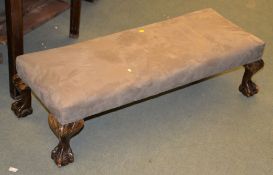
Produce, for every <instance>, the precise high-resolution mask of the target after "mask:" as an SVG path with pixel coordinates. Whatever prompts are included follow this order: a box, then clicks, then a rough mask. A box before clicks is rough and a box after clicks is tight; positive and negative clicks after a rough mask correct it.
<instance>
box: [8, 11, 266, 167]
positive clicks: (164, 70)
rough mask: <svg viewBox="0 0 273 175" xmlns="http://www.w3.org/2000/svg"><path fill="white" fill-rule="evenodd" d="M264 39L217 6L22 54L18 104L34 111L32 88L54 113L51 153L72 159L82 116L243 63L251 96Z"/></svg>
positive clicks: (19, 109) (22, 112)
mask: <svg viewBox="0 0 273 175" xmlns="http://www.w3.org/2000/svg"><path fill="white" fill-rule="evenodd" d="M264 47H265V43H264V42H263V41H262V40H260V39H259V38H257V37H255V36H253V35H251V34H249V33H247V32H245V31H243V30H242V29H241V28H240V27H238V26H236V25H235V24H233V23H231V22H230V21H228V20H227V19H225V18H224V17H222V16H221V15H219V14H218V13H217V12H216V11H214V10H212V9H204V10H200V11H196V12H193V13H189V14H186V15H184V16H180V17H176V18H173V19H169V20H166V21H162V22H158V23H154V24H150V25H147V26H144V27H138V28H135V29H130V30H126V31H123V32H119V33H115V34H112V35H109V36H105V37H100V38H97V39H94V40H89V41H85V42H81V43H78V44H74V45H69V46H66V47H60V48H56V49H50V50H47V51H42V52H35V53H30V54H25V55H22V56H19V57H18V58H17V72H18V75H17V76H15V77H14V82H15V84H16V87H17V90H18V92H19V93H20V94H21V95H20V96H19V97H18V99H17V101H16V102H15V103H13V105H12V110H13V111H14V112H15V114H16V115H17V116H18V117H25V116H26V115H28V114H31V113H32V108H31V90H32V91H33V93H34V94H35V95H36V96H37V97H38V98H39V99H40V101H41V102H42V103H43V104H44V106H45V107H46V108H47V109H48V110H49V111H50V114H49V125H50V127H51V129H52V130H53V132H54V133H55V135H56V136H57V137H58V138H59V140H60V142H59V144H58V145H57V147H56V148H55V149H54V150H53V151H52V154H51V157H52V159H54V161H55V162H56V164H57V165H58V166H63V165H66V164H68V163H71V162H73V160H74V157H73V153H72V150H71V148H70V146H69V140H70V138H71V137H72V136H73V135H75V134H76V133H77V132H79V131H80V130H81V128H82V127H83V125H84V121H83V119H84V118H85V117H87V116H91V115H94V114H97V113H100V112H103V111H106V110H109V109H113V108H116V107H119V106H122V105H125V104H128V103H132V102H135V101H138V100H141V99H145V98H147V97H151V96H154V95H157V94H160V93H162V92H165V91H168V90H171V89H174V88H177V87H180V86H183V85H186V84H189V83H191V82H195V81H197V80H200V79H203V78H206V77H210V76H212V75H215V74H218V73H221V72H223V71H226V70H229V69H232V68H234V67H238V66H242V65H243V66H244V67H245V74H244V76H243V80H242V83H241V85H240V87H239V90H240V91H241V92H242V93H243V94H244V95H245V96H252V95H254V94H256V93H257V92H258V88H257V86H256V84H255V83H254V82H252V80H251V77H252V76H253V74H255V73H256V72H257V71H258V70H259V69H261V68H262V67H263V65H264V63H263V61H262V59H261V57H262V54H263V50H264Z"/></svg>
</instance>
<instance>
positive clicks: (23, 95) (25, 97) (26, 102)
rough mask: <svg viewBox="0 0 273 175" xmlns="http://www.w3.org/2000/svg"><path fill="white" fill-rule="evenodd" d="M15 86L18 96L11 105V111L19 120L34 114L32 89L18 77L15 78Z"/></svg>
mask: <svg viewBox="0 0 273 175" xmlns="http://www.w3.org/2000/svg"><path fill="white" fill-rule="evenodd" d="M13 84H14V87H15V90H16V94H18V95H17V96H16V97H15V100H16V101H15V102H14V103H13V104H12V105H11V110H12V111H13V112H14V114H15V115H16V116H17V117H18V118H21V117H26V116H27V115H30V114H32V107H31V90H30V88H29V87H28V86H27V85H26V84H25V83H24V82H23V81H22V80H21V79H20V78H19V77H18V76H17V75H15V76H13Z"/></svg>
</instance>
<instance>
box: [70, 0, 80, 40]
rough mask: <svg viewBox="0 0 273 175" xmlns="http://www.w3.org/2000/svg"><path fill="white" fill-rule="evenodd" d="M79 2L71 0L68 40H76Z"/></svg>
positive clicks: (78, 26) (77, 35) (78, 22)
mask: <svg viewBox="0 0 273 175" xmlns="http://www.w3.org/2000/svg"><path fill="white" fill-rule="evenodd" d="M80 16H81V0H71V8H70V34H69V36H70V38H78V37H79V30H80Z"/></svg>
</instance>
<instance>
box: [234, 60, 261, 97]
mask: <svg viewBox="0 0 273 175" xmlns="http://www.w3.org/2000/svg"><path fill="white" fill-rule="evenodd" d="M244 67H245V73H244V76H243V80H242V84H241V85H240V87H239V90H240V92H242V94H243V95H245V96H247V97H250V96H253V95H254V94H257V93H258V91H259V89H258V86H257V85H256V84H255V83H254V82H253V81H252V80H251V78H252V76H253V75H254V74H255V73H256V72H258V71H259V70H260V69H262V68H263V67H264V61H263V60H258V61H256V62H253V63H249V64H246V65H244Z"/></svg>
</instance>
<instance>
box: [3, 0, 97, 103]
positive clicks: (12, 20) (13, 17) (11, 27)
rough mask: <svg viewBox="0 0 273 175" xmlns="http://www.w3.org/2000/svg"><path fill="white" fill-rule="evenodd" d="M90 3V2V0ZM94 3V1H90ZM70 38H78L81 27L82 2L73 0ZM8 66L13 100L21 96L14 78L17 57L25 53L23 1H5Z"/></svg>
mask: <svg viewBox="0 0 273 175" xmlns="http://www.w3.org/2000/svg"><path fill="white" fill-rule="evenodd" d="M89 1H90V0H89ZM90 2H92V0H91V1H90ZM70 9H71V10H70V35H69V36H70V37H72V38H78V36H79V26H80V13H81V0H71V8H70ZM5 11H6V23H7V43H8V64H9V89H10V96H11V97H12V98H13V99H16V97H17V96H18V95H19V94H18V92H17V90H16V88H15V85H14V84H13V77H14V75H16V73H17V72H16V67H15V62H16V57H17V56H19V55H22V54H23V53H24V46H23V0H5Z"/></svg>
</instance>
